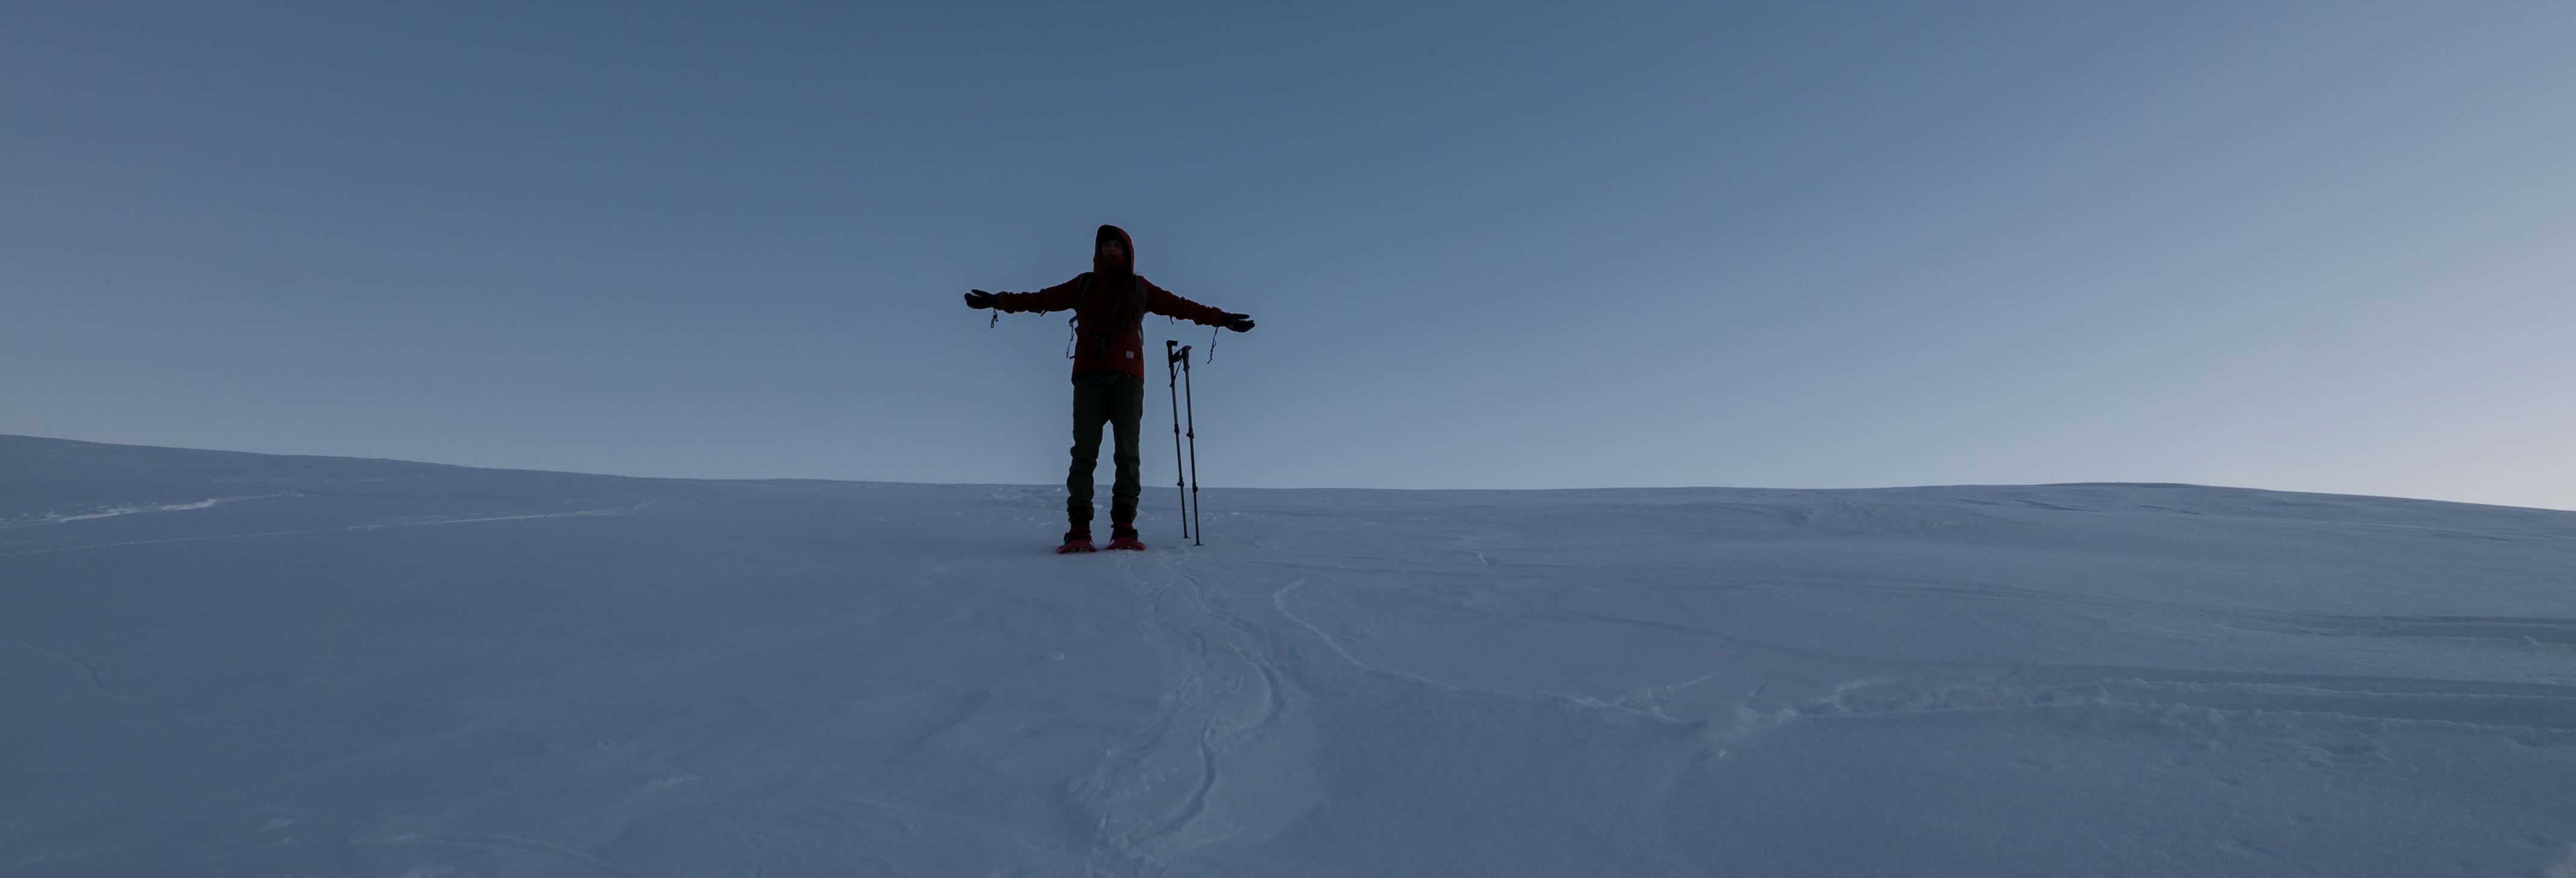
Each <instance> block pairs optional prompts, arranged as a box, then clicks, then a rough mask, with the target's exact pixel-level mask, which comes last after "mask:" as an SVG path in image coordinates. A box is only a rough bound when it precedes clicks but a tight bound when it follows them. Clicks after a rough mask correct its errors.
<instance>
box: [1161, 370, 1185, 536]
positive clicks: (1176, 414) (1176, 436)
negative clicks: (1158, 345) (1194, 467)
mask: <svg viewBox="0 0 2576 878" xmlns="http://www.w3.org/2000/svg"><path fill="white" fill-rule="evenodd" d="M1176 344H1180V342H1177V341H1173V340H1171V339H1164V340H1163V389H1164V390H1168V391H1171V397H1172V487H1173V488H1174V489H1176V490H1178V491H1179V492H1180V498H1181V539H1185V540H1186V539H1189V538H1190V489H1189V484H1188V482H1186V481H1184V480H1183V479H1182V472H1181V391H1180V386H1181V372H1180V370H1179V369H1177V368H1174V367H1173V365H1172V364H1174V363H1178V362H1180V361H1181V360H1183V359H1186V358H1188V357H1189V355H1190V349H1189V348H1182V349H1180V350H1177V351H1175V350H1173V349H1172V346H1173V345H1176Z"/></svg>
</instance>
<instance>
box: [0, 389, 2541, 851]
mask: <svg viewBox="0 0 2576 878" xmlns="http://www.w3.org/2000/svg"><path fill="white" fill-rule="evenodd" d="M1149 459H1150V458H1149ZM1148 481H1149V482H1151V481H1154V479H1151V478H1149V479H1148ZM1172 493H1173V492H1172V490H1171V489H1170V487H1169V486H1168V484H1166V485H1165V486H1164V487H1163V489H1162V490H1159V491H1156V490H1152V489H1149V490H1148V491H1147V494H1146V500H1147V515H1148V518H1147V521H1146V524H1147V528H1146V537H1147V539H1148V541H1149V542H1153V543H1154V544H1155V545H1154V551H1152V552H1150V553H1145V554H1134V553H1110V554H1100V555H1086V556H1070V557H1057V556H1054V555H1051V554H1049V553H1048V551H1047V550H1048V548H1049V545H1050V543H1051V542H1052V540H1053V538H1054V537H1055V535H1056V533H1057V532H1058V531H1059V530H1060V529H1061V521H1060V512H1059V510H1060V508H1061V507H1060V503H1061V502H1062V501H1061V499H1060V497H1061V491H1060V489H1055V488H1020V487H991V486H933V485H897V484H861V483H827V482H704V481H678V480H655V479H632V478H613V477H604V476H583V475H565V474H554V473H535V472H511V471H495V470H476V469H465V468H457V467H445V466H431V465H424V464H409V463H395V462H385V461H364V460H348V459H328V458H298V457H268V456H258V455H246V454H230V453H219V452H200V451H181V450H170V449H149V448H134V447H123V446H108V445H91V444H84V443H75V442H66V441H59V440H49V439H28V438H7V437H0V638H4V639H0V705H5V717H6V718H5V721H0V874H6V875H10V876H27V878H34V876H57V875H84V876H86V875H112V876H180V875H186V876H229V875H242V876H286V875H311V876H324V875H329V876H388V878H393V876H419V878H426V876H440V875H493V876H522V875H568V876H581V875H610V876H724V875H741V876H754V875H762V876H794V875H805V876H853V875H914V876H933V875H1095V874H1096V875H1176V876H1178V875H1280V876H1306V875H1316V876H1355V875H1515V876H1517V875H1533V876H1537V875H1545V876H1557V875H1585V876H1589V875H1725V876H1736V875H1747V876H1763V875H1831V876H1857V875H1938V876H2017V875H2030V876H2066V875H2137V876H2151V875H2179V874H2195V875H2261V876H2273V875H2326V876H2362V875H2386V876H2410V878H2411V876H2428V875H2509V876H2554V875H2569V874H2576V861H2571V851H2570V847H2569V846H2570V843H2571V842H2576V513H2569V512H2552V511H2542V510H2532V509H2508V508H2498V507H2485V506H2467V505H2456V504H2445V503H2433V502H2421V501H2407V500H2388V499H2375V498H2364V497H2339V496H2323V495H2313V494H2282V493H2271V492H2263V491H2248V490H2234V489H2220V488H2204V487H2186V486H2170V485H2053V486H2043V487H1950V488H1908V489H1892V490H1864V491H1785V490H1718V489H1692V490H1615V491H1614V490H1604V491H1553V492H1396V491H1355V490H1353V491H1343V490H1336V491H1250V490H1209V491H1207V492H1206V493H1205V495H1204V496H1205V497H1206V500H1207V504H1206V506H1207V528H1208V545H1206V546H1205V547H1199V548H1193V547H1188V546H1184V545H1178V544H1176V543H1177V541H1176V540H1174V537H1176V536H1177V535H1178V527H1177V525H1176V524H1175V523H1174V515H1173V510H1172V504H1173V499H1172Z"/></svg>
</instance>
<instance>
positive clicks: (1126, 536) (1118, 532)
mask: <svg viewBox="0 0 2576 878" xmlns="http://www.w3.org/2000/svg"><path fill="white" fill-rule="evenodd" d="M1109 548H1110V550H1111V551H1118V550H1125V551H1129V552H1142V551H1145V544H1144V543H1143V542H1142V541H1139V540H1137V539H1136V529H1135V528H1132V527H1126V526H1120V527H1117V528H1114V529H1111V530H1110V531H1109Z"/></svg>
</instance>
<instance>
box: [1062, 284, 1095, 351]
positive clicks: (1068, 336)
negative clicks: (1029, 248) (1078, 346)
mask: <svg viewBox="0 0 2576 878" xmlns="http://www.w3.org/2000/svg"><path fill="white" fill-rule="evenodd" d="M1088 298H1091V272H1088V271H1086V272H1083V273H1082V284H1081V285H1080V286H1076V287H1074V288H1073V313H1071V314H1067V315H1065V318H1064V358H1065V359H1068V360H1070V359H1073V337H1074V335H1075V330H1074V322H1075V321H1078V320H1081V319H1082V302H1083V300H1084V299H1088Z"/></svg>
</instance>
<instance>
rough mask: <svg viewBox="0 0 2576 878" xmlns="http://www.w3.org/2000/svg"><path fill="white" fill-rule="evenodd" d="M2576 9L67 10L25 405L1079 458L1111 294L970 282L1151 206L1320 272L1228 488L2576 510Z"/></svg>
mask: <svg viewBox="0 0 2576 878" xmlns="http://www.w3.org/2000/svg"><path fill="white" fill-rule="evenodd" d="M361 6H364V7H365V8H363V9H362V8H360V7H361ZM2570 46H2576V4H2569V3H2565V2H2527V3H2512V2H2494V3H2490V2H2464V3H2431V2H2425V3H2402V4H2388V3H2371V2H2332V3H2250V4H2249V3H2214V2H2213V3H2198V2H2186V3H2146V4H2139V3H2060V2H2043V3H2028V4H2005V3H1945V4H1912V3H1890V4H1869V5H1849V4H1836V3H1777V4H1774V3H1763V4H1720V3H1673V4H1653V5H1642V6H1628V5H1616V4H1609V5H1599V4H1567V3H1547V4H1505V3H1455V4H1444V3H1399V4H1378V3H1350V4H1336V3H1295V4H1257V5H1256V4H1233V3H1214V4H1211V3H1154V4H1144V3H1138V4H1056V3H1046V4H1026V5H1016V4H1015V5H990V4H972V3H918V4H841V3H815V4H694V5H679V4H646V3H618V4H597V5H592V6H589V7H587V8H583V7H582V6H581V5H580V4H570V3H534V4H531V3H488V4H467V3H453V4H446V3H442V4H344V3H312V4H290V3H257V4H206V3H171V4H123V3H109V2H97V3H87V2H34V3H14V4H8V5H6V6H0V119H5V120H6V122H5V124H0V432H5V433H23V434H35V435H49V436H62V437H68V438H77V439H90V440H99V441H112V442H136V443H148V444H161V445H181V446H194V447H212V448H226V449H239V450H249V451H267V452H293V453H322V454H343V455H359V456H369V457H395V458H407V459H416V460H430V461H441V462H454V463H467V464H477V465H494V466H516V467H534V468H546V469H569V470H582V471H594V472H615V473H629V474H644V475H657V474H658V475H687V476H714V477H766V476H806V477H826V478H850V479H889V480H907V481H942V482H946V481H970V482H1022V483H1045V482H1052V481H1058V480H1060V479H1061V478H1062V471H1063V469H1062V468H1063V462H1064V457H1065V454H1064V449H1065V446H1066V445H1067V444H1068V436H1067V432H1068V427H1067V420H1068V409H1069V407H1070V402H1069V398H1070V392H1069V390H1068V388H1067V384H1066V380H1065V378H1066V375H1065V372H1066V364H1065V361H1064V360H1063V359H1061V357H1062V349H1063V343H1064V326H1063V321H1062V320H1061V319H1060V318H1056V317H1032V316H1006V317H1004V318H1003V319H1002V323H1001V326H1000V327H999V328H998V329H988V328H987V327H986V325H985V318H986V315H985V314H984V313H982V312H973V311H969V310H967V309H966V308H964V307H963V306H962V305H961V304H960V302H959V298H958V297H959V294H960V293H963V292H964V291H965V290H967V289H968V288H970V287H982V288H985V289H994V290H1029V289H1036V288H1038V287H1042V286H1045V285H1048V284H1052V283H1056V282H1060V281H1063V280H1065V279H1066V278H1068V277H1071V276H1072V275H1073V274H1075V273H1076V272H1079V271H1081V270H1083V269H1084V268H1086V267H1087V265H1088V248H1089V245H1090V241H1091V229H1092V227H1093V226H1094V225H1095V224H1098V223H1102V222H1112V223H1117V224H1120V225H1123V226H1125V227H1126V228H1127V229H1128V230H1130V231H1131V232H1133V233H1134V234H1135V236H1136V238H1137V244H1138V254H1139V257H1140V258H1139V265H1138V268H1139V270H1140V271H1141V272H1142V273H1144V274H1145V275H1147V276H1149V277H1151V278H1153V279H1154V280H1155V281H1156V282H1157V283H1160V284H1162V285H1163V286H1166V287H1169V288H1171V289H1173V290H1175V291H1178V292H1180V293H1182V294H1184V295H1188V296H1191V297H1193V298H1196V299H1198V300H1200V301H1203V302H1206V303H1209V304H1213V305H1217V306H1220V307H1224V308H1227V309H1231V310H1238V311H1247V312H1250V313H1252V314H1253V315H1255V316H1256V317H1258V318H1259V319H1260V321H1261V326H1260V328H1259V329H1258V330H1256V331H1255V332H1253V333H1252V334H1250V335H1241V336H1238V335H1234V334H1231V333H1229V334H1227V336H1226V337H1225V339H1224V341H1223V342H1222V344H1221V345H1220V348H1219V351H1218V354H1217V357H1216V360H1215V362H1214V363H1212V364H1208V365H1205V366H1203V367H1201V368H1200V369H1199V370H1198V371H1197V373H1196V377H1197V379H1198V418H1199V430H1200V434H1201V440H1202V447H1201V449H1200V453H1201V466H1202V475H1203V476H1204V477H1205V478H1206V480H1207V482H1208V483H1209V484H1211V485H1240V486H1366V487H1563V486H1651V485H1732V486H1791V487H1840V486H1866V485H1900V484H1927V483H1964V482H1974V483H2017V482H2046V481H2079V480H2086V481H2089V480H2142V481H2189V482H2200V483H2211V484H2224V485H2243V486H2253V487H2266V488H2282V489H2297V490H2320V491H2336V492H2349V493H2371V494H2392V495H2402V496H2417V497H2433V498H2442V499H2457V500H2471V501H2480V502H2495V503H2510V504H2519V505H2537V506H2549V507H2556V508H2576V453H2572V452H2571V449H2576V405H2571V393H2570V388H2571V387H2576V353H2571V351H2576V146H2571V145H2576V51H2570V49H2569V47H2570ZM1147 338H1148V341H1149V344H1154V345H1156V346H1159V342H1160V341H1161V340H1162V339H1164V338H1179V339H1182V340H1184V341H1186V342H1188V343H1191V344H1196V345H1200V346H1201V347H1204V346H1205V345H1206V344H1207V340H1208V333H1207V332H1206V331H1205V330H1204V329H1202V328H1198V327H1193V326H1189V325H1186V324H1184V325H1179V326H1165V325H1164V324H1163V323H1162V321H1161V320H1160V319H1159V318H1157V319H1156V320H1155V321H1154V322H1153V323H1152V324H1150V325H1149V326H1148V329H1147ZM1154 383H1155V384H1157V385H1159V384H1160V383H1161V381H1160V375H1159V373H1158V374H1157V376H1156V380H1155V382H1154ZM1152 390H1153V391H1154V393H1153V394H1152V396H1153V397H1154V402H1153V403H1152V405H1151V406H1150V407H1149V408H1148V410H1147V413H1146V418H1147V429H1146V431H1145V435H1146V437H1147V440H1148V443H1147V447H1146V454H1145V460H1146V461H1147V465H1148V469H1147V475H1146V482H1147V484H1148V486H1153V485H1168V484H1169V475H1168V473H1169V470H1168V468H1169V464H1168V463H1159V461H1167V460H1169V451H1168V448H1167V446H1166V445H1165V444H1164V443H1166V442H1168V437H1169V435H1170V434H1169V432H1168V426H1165V427H1164V428H1163V429H1162V430H1160V431H1158V430H1157V429H1155V427H1154V425H1156V424H1165V425H1168V421H1167V420H1166V415H1165V413H1164V406H1163V401H1162V397H1163V394H1162V392H1161V391H1162V388H1161V387H1159V386H1157V387H1154V388H1152ZM1103 477H1104V478H1105V477H1106V472H1105V470H1104V472H1103Z"/></svg>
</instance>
